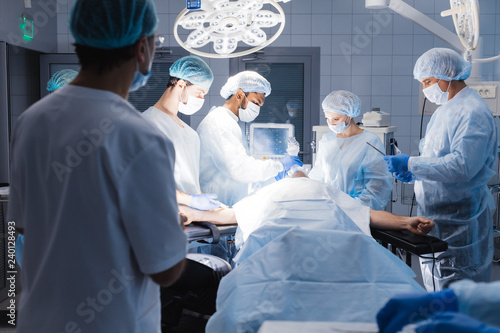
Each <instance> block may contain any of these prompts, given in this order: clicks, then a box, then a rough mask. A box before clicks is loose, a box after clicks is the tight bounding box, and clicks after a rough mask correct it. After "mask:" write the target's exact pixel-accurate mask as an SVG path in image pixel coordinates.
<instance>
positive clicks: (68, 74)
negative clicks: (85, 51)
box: [47, 69, 78, 92]
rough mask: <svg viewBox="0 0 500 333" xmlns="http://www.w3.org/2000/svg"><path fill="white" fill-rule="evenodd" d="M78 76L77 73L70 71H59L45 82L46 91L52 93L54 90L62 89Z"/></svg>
mask: <svg viewBox="0 0 500 333" xmlns="http://www.w3.org/2000/svg"><path fill="white" fill-rule="evenodd" d="M77 75H78V72H77V71H75V70H72V69H61V70H60V71H57V72H55V73H54V75H52V77H51V78H50V80H49V81H48V82H47V90H48V91H50V92H53V91H54V90H56V89H59V88H62V87H64V86H65V85H67V84H68V83H70V82H71V81H73V79H74V78H75V77H76V76H77Z"/></svg>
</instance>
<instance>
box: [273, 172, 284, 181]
mask: <svg viewBox="0 0 500 333" xmlns="http://www.w3.org/2000/svg"><path fill="white" fill-rule="evenodd" d="M285 176H286V171H285V170H283V171H281V172H279V173H278V174H277V175H276V176H275V177H274V179H276V180H282V179H283V178H285Z"/></svg>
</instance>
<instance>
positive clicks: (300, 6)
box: [292, 1, 312, 14]
mask: <svg viewBox="0 0 500 333" xmlns="http://www.w3.org/2000/svg"><path fill="white" fill-rule="evenodd" d="M311 10H312V2H311V1H292V14H311Z"/></svg>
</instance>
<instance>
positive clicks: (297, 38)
mask: <svg viewBox="0 0 500 333" xmlns="http://www.w3.org/2000/svg"><path fill="white" fill-rule="evenodd" d="M291 43H292V46H295V47H300V46H311V36H310V35H292V36H291Z"/></svg>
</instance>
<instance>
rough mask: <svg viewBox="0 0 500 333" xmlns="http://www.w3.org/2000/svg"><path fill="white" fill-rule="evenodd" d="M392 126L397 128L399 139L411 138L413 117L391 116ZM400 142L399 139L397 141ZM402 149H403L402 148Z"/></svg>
mask: <svg viewBox="0 0 500 333" xmlns="http://www.w3.org/2000/svg"><path fill="white" fill-rule="evenodd" d="M391 125H392V126H396V127H397V137H396V138H398V137H410V131H409V129H410V125H411V117H409V116H391ZM397 140H398V141H399V139H397ZM400 149H401V148H400Z"/></svg>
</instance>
